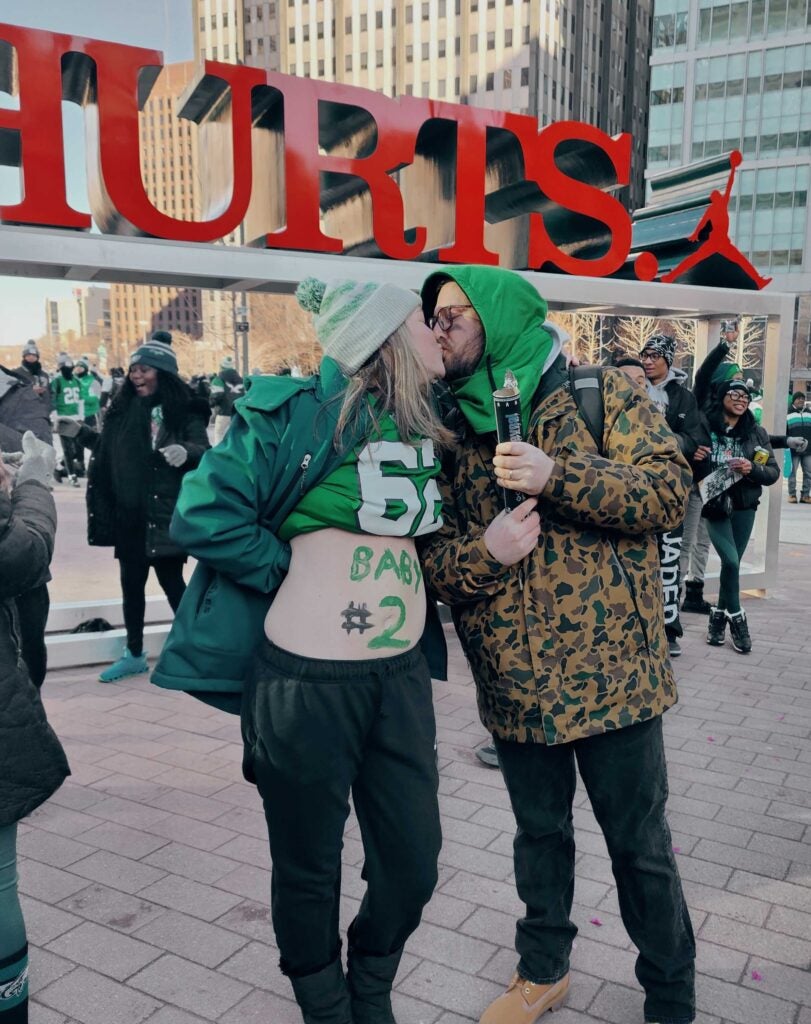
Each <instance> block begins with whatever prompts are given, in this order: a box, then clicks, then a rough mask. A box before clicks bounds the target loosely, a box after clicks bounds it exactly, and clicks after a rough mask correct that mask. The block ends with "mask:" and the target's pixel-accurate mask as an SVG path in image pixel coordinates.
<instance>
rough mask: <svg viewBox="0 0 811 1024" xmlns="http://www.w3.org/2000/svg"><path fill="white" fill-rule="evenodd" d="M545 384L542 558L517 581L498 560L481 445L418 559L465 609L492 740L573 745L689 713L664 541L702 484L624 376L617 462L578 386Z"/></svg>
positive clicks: (613, 398) (481, 441)
mask: <svg viewBox="0 0 811 1024" xmlns="http://www.w3.org/2000/svg"><path fill="white" fill-rule="evenodd" d="M555 374H557V376H556V377H555ZM547 377H552V378H554V379H553V380H552V381H551V386H549V387H547V389H546V393H545V396H544V397H542V398H540V399H538V397H537V396H536V404H535V407H534V409H533V413H532V417H531V420H530V436H531V439H532V440H533V442H534V443H535V444H537V445H539V446H540V447H541V448H542V449H543V450H544V451H545V452H546V453H547V454H548V455H549V456H551V457H552V458H553V459H554V460H555V463H556V465H555V468H554V470H553V472H552V475H551V477H550V479H549V481H548V483H547V485H546V487H545V489H544V491H543V493H542V494H541V496H540V499H539V502H538V508H539V511H540V514H541V535H540V538H539V541H538V545H537V547H536V548H535V549H534V551H533V552H532V553H531V554H530V555H529V556H528V557H527V558H526V559H524V561H523V562H522V563H519V564H518V565H515V566H511V567H509V568H505V567H504V565H502V564H501V563H500V562H496V561H495V560H494V559H492V558H491V557H490V555H489V553H488V551H487V548H486V546H485V543H484V531H485V529H486V528H487V526H488V525H489V524H490V523H491V522H492V520H493V518H494V517H495V516H496V515H497V514H498V512H499V511H500V509H501V503H500V494H499V492H498V489H497V487H496V485H495V482H494V481H495V478H494V476H493V475H492V458H493V454H494V451H493V449H494V445H495V439H494V437H493V436H492V435H489V436H476V435H474V434H472V433H468V435H467V436H466V437H464V438H463V439H462V441H461V443H460V446H459V447H458V448H457V449H456V451H455V452H454V453H453V454H452V456H451V457H450V458H449V459H447V460H446V465H445V470H444V472H443V476H442V478H441V480H440V487H441V490H442V497H443V503H444V504H443V519H444V526H443V528H442V529H441V530H440V531H439V532H438V533H434V534H432V535H431V536H430V537H427V538H425V539H424V541H423V542H421V544H420V552H421V555H422V558H423V563H424V571H425V579H426V582H427V583H428V585H429V588H430V589H431V590H432V592H433V594H434V596H435V597H437V598H439V600H441V601H443V602H444V603H445V604H447V605H449V606H450V607H451V609H452V612H453V617H454V622H455V625H456V629H457V632H458V634H459V637H460V639H461V642H462V646H463V648H464V651H465V654H466V655H467V658H468V661H469V663H470V668H471V670H472V673H473V678H474V680H475V682H476V690H477V696H478V702H479V713H480V716H481V720H482V722H483V723H484V726H485V727H486V728H487V729H488V730H489V731H490V732H492V733H494V734H495V735H497V736H499V737H501V738H502V739H512V740H518V741H523V742H537V743H566V742H569V741H571V740H576V739H581V738H583V737H586V736H592V735H595V734H598V733H602V732H607V731H609V730H612V729H619V728H622V727H623V726H626V725H632V724H634V723H636V722H641V721H644V720H646V719H648V718H651V717H652V716H654V715H659V714H661V713H662V712H663V711H665V710H666V709H667V708H668V707H670V706H671V705H672V704H674V703H675V702H676V699H677V696H676V687H675V683H674V680H673V675H672V672H671V669H670V663H669V661H668V654H667V641H666V638H665V630H664V619H663V610H662V589H661V580H660V572H659V559H658V553H657V546H656V537H655V534H656V533H657V532H660V531H664V530H669V529H671V528H673V527H674V526H676V525H677V524H678V523H680V522H681V520H682V519H683V517H684V511H685V505H686V501H687V494H688V490H689V487H690V483H691V474H690V470H689V467H688V465H687V462H686V461H685V459H684V457H683V456H682V455H681V453H680V451H679V446H678V442H677V441H676V438H675V436H674V435H673V434H672V433H671V431H670V430H669V428H668V427H667V424H666V423H665V421H664V418H663V417H662V415H661V414H660V413H659V411H658V410H657V409H656V408H655V406H654V405H653V403H652V402H650V400H649V399H648V397H647V395H646V394H645V393H644V392H643V391H642V389H640V388H637V387H635V386H633V385H631V384H630V383H629V382H628V381H627V379H626V378H625V377H624V376H623V374H622V373H621V372H620V371H613V370H609V371H607V372H606V373H605V377H604V386H603V395H604V405H605V433H604V437H603V441H604V444H603V450H604V451H605V453H606V457H605V458H603V457H601V456H600V455H599V454H598V453H597V449H596V446H595V444H594V441H593V439H592V437H591V435H590V434H589V432H588V429H587V427H586V425H585V423H584V422H583V420H582V418H581V417H580V416H579V415H578V413H577V406H576V405H575V401H574V399H573V398H572V396H571V394H570V391H569V386H568V378H567V377H566V375H565V374H564V373H562V372H561V370H560V367H559V366H557V367H553V368H552V369H551V370H550V371H548V372H547V373H546V374H544V380H546V378H547ZM539 390H540V392H541V393H543V383H542V385H541V389H539ZM550 392H551V393H550Z"/></svg>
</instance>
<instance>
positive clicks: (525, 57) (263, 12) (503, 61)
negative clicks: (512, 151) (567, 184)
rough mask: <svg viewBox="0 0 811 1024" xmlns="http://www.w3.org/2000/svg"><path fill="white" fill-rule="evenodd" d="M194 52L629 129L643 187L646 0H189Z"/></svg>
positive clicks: (543, 119) (632, 197) (636, 202)
mask: <svg viewBox="0 0 811 1024" xmlns="http://www.w3.org/2000/svg"><path fill="white" fill-rule="evenodd" d="M190 2H191V4H192V9H193V23H194V26H195V30H196V44H195V50H196V54H197V56H198V57H199V58H203V59H204V58H207V57H208V58H212V59H217V60H231V61H241V62H244V63H246V64H250V65H253V66H256V67H265V68H268V69H269V70H273V71H281V72H284V73H286V74H292V75H298V76H300V77H304V78H321V79H326V80H328V81H334V82H343V83H346V84H350V85H357V86H362V87H364V88H367V89H371V90H374V91H376V92H382V93H385V94H386V95H388V96H408V95H413V96H420V97H430V98H432V99H446V100H449V101H451V102H457V103H459V102H461V103H470V104H471V105H474V106H482V107H489V108H497V109H500V110H510V111H515V112H518V113H525V114H531V115H532V116H535V117H537V118H538V120H539V121H540V123H541V124H548V123H549V122H551V121H560V120H582V121H586V122H588V123H590V124H594V125H597V126H598V127H599V128H601V129H603V130H604V131H606V132H607V133H608V134H610V135H615V134H617V133H618V132H630V133H631V134H632V136H633V138H634V157H633V179H632V183H631V186H630V188H629V189H627V190H626V191H625V194H624V195H622V196H621V198H623V199H624V201H625V202H626V203H627V205H628V206H629V208H631V209H633V208H636V207H637V206H641V205H642V202H643V199H644V167H645V145H646V139H647V98H648V76H649V67H648V57H649V54H650V43H651V24H652V6H653V3H652V0H423V2H415V0H270V2H269V0H264V2H256V0H190Z"/></svg>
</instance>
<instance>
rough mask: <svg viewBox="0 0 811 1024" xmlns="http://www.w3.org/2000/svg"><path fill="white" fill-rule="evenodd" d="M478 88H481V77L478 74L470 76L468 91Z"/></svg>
mask: <svg viewBox="0 0 811 1024" xmlns="http://www.w3.org/2000/svg"><path fill="white" fill-rule="evenodd" d="M478 88H479V78H478V75H471V76H470V88H469V89H468V92H476V91H477V89H478Z"/></svg>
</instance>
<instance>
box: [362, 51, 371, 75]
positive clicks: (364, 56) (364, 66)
mask: <svg viewBox="0 0 811 1024" xmlns="http://www.w3.org/2000/svg"><path fill="white" fill-rule="evenodd" d="M360 67H361V71H365V70H366V69H367V68H368V67H369V54H368V53H367V51H366V50H364V51H363V52H362V53H361V55H360Z"/></svg>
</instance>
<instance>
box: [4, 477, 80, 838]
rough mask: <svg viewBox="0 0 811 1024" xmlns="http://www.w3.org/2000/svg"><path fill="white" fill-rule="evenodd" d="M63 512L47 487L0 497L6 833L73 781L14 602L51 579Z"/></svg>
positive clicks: (22, 489) (23, 486) (34, 485)
mask: <svg viewBox="0 0 811 1024" xmlns="http://www.w3.org/2000/svg"><path fill="white" fill-rule="evenodd" d="M55 533H56V508H55V506H54V502H53V498H52V497H51V494H50V492H49V491H48V489H47V488H46V487H43V486H42V484H38V483H35V482H34V481H30V482H28V483H23V484H20V485H19V487H16V488H15V489H14V491H13V493H12V496H11V497H10V498H9V496H8V495H7V494H5V493H0V827H2V826H5V825H12V824H14V822H16V821H19V820H20V819H21V818H24V817H25V816H26V814H30V813H31V811H33V810H34V809H35V808H37V807H39V805H40V804H41V803H44V801H45V800H47V799H48V797H49V796H50V795H51V794H52V793H53V792H55V791H56V790H57V789H58V788H59V787H60V786H61V785H62V783H63V782H64V780H65V778H66V777H67V776H68V775H70V768H69V767H68V762H67V758H66V757H65V751H64V750H63V749H62V745H61V743H60V742H59V740H58V739H57V738H56V734H55V733H54V731H53V729H51V727H50V725H48V719H47V718H46V716H45V708H44V707H43V706H42V699H41V698H40V695H39V690H38V689H37V687H36V686H35V685H34V684H33V683H32V682H31V678H30V677H29V675H28V669H27V668H26V666H25V662H24V661H23V658H22V647H21V638H20V622H19V617H18V613H17V604H16V601H15V597H17V595H18V594H23V593H25V592H26V591H29V590H30V589H31V588H32V587H34V586H36V584H37V582H38V581H39V580H40V579H41V577H42V576H43V574H45V573H47V571H48V565H49V563H50V561H51V554H52V553H53V544H54V535H55Z"/></svg>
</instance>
